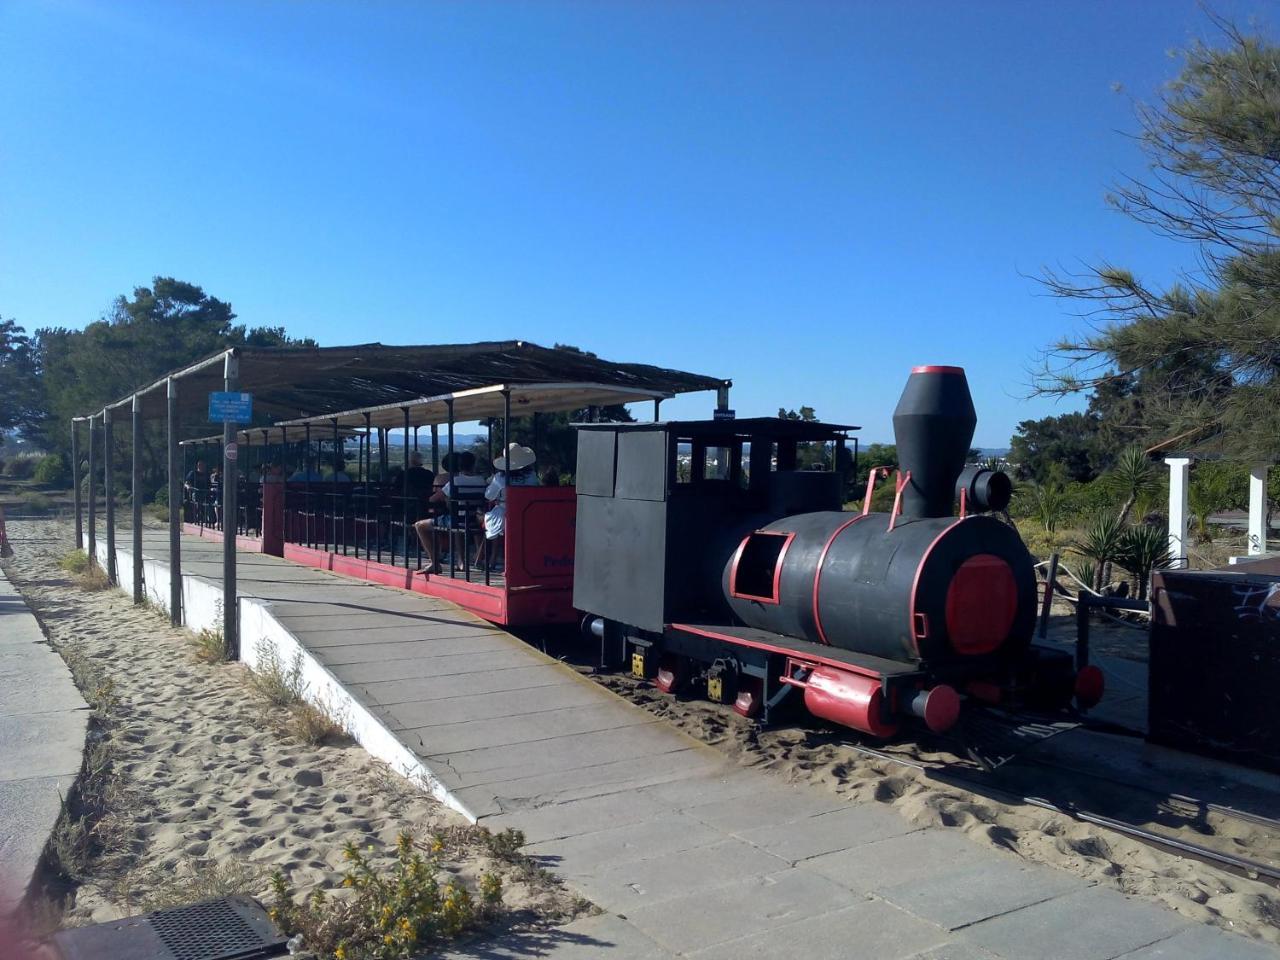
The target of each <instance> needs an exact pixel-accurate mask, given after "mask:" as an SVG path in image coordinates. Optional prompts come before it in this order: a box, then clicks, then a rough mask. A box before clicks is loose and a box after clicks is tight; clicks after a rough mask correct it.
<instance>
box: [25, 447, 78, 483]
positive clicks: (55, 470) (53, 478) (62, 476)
mask: <svg viewBox="0 0 1280 960" xmlns="http://www.w3.org/2000/svg"><path fill="white" fill-rule="evenodd" d="M33 476H34V478H35V481H36V483H38V484H40V485H41V486H45V487H65V486H68V485H69V484H70V482H71V471H70V470H68V469H67V461H66V460H65V459H63V456H62V454H60V453H51V454H49V455H48V456H45V457H41V458H40V462H39V463H37V464H36V467H35V472H34V474H33Z"/></svg>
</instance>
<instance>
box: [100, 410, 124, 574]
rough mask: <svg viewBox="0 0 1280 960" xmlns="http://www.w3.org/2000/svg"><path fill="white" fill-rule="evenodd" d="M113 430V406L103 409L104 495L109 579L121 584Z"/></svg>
mask: <svg viewBox="0 0 1280 960" xmlns="http://www.w3.org/2000/svg"><path fill="white" fill-rule="evenodd" d="M113 433H114V431H113V430H112V416H111V408H110V407H104V408H103V410H102V495H103V496H104V497H106V500H107V579H108V580H110V581H111V584H112V586H119V583H120V581H119V580H118V579H117V577H116V495H115V486H116V484H115V477H114V476H113V474H114V473H115V450H114V449H113V448H114V447H115V440H114V437H113Z"/></svg>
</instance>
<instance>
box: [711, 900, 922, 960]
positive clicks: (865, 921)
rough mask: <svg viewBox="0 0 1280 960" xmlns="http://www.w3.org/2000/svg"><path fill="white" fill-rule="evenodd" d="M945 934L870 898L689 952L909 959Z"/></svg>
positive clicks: (735, 959) (731, 958) (730, 957)
mask: <svg viewBox="0 0 1280 960" xmlns="http://www.w3.org/2000/svg"><path fill="white" fill-rule="evenodd" d="M946 939H947V934H946V932H945V931H943V930H940V929H939V928H938V927H935V926H933V924H930V923H925V922H924V921H922V920H917V919H916V918H915V917H912V916H910V915H909V914H906V913H903V912H902V911H901V910H899V909H897V908H896V907H893V906H891V905H890V904H887V903H883V902H880V901H877V900H866V901H863V902H861V903H855V904H853V905H852V906H849V907H846V908H845V909H843V910H837V911H835V912H832V913H825V914H823V915H821V916H819V917H815V918H813V919H812V920H809V921H808V922H804V923H799V924H788V925H785V926H772V927H770V928H769V929H768V930H765V931H763V932H762V933H757V934H753V935H752V936H749V937H743V938H741V939H738V940H730V941H728V942H727V943H721V944H718V945H717V946H713V947H708V948H707V949H705V950H697V951H693V952H691V953H690V954H689V956H692V957H697V958H699V960H722V958H723V960H749V958H751V957H762V958H763V957H769V958H773V957H786V956H803V957H804V958H805V960H849V958H851V957H857V958H862V957H867V958H872V957H874V958H875V960H905V958H907V957H911V956H919V951H920V950H921V949H922V948H928V947H932V946H935V945H937V944H942V943H943V941H945V940H946Z"/></svg>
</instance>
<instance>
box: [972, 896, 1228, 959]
mask: <svg viewBox="0 0 1280 960" xmlns="http://www.w3.org/2000/svg"><path fill="white" fill-rule="evenodd" d="M1189 925H1190V924H1189V922H1188V921H1186V920H1184V919H1182V918H1181V917H1179V916H1178V915H1177V914H1176V913H1173V912H1172V911H1170V910H1165V909H1164V908H1162V907H1158V906H1156V905H1155V904H1151V903H1142V902H1140V901H1137V900H1129V899H1127V898H1126V897H1125V896H1124V895H1123V894H1120V893H1116V892H1114V891H1112V890H1098V889H1092V890H1084V891H1081V892H1079V893H1073V894H1070V895H1068V896H1065V897H1056V898H1054V899H1053V900H1048V901H1045V902H1042V903H1037V904H1034V905H1033V906H1029V907H1024V908H1022V909H1021V910H1015V911H1013V912H1012V913H1006V914H1004V915H1002V916H999V917H993V918H991V919H990V920H984V921H983V922H982V923H978V924H974V925H973V926H972V927H969V928H967V929H965V930H964V931H963V932H962V934H961V939H962V940H965V941H968V942H969V943H973V944H976V945H977V946H979V947H982V948H983V949H986V950H990V951H991V952H992V953H994V954H996V956H999V957H1010V958H1015V957H1016V958H1017V960H1113V958H1115V957H1120V956H1122V955H1124V954H1125V953H1130V952H1132V951H1134V950H1137V949H1139V948H1140V947H1145V946H1147V945H1148V944H1151V943H1155V942H1156V941H1157V940H1163V939H1165V938H1166V937H1170V936H1172V935H1173V934H1175V933H1177V932H1178V931H1179V930H1183V929H1186V928H1187V927H1188V926H1189ZM1204 960H1209V958H1208V957H1206V958H1204Z"/></svg>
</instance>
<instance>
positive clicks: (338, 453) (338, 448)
mask: <svg viewBox="0 0 1280 960" xmlns="http://www.w3.org/2000/svg"><path fill="white" fill-rule="evenodd" d="M341 466H342V441H341V440H339V439H338V418H337V417H334V418H333V552H334V553H337V552H338V506H339V503H340V501H339V500H338V494H339V493H340V492H341V488H340V487H339V486H338V471H339V469H341ZM343 532H344V533H345V532H346V531H345V530H344V531H343ZM346 539H347V538H346V537H345V536H344V537H343V538H342V541H343V543H342V547H343V549H342V552H343V553H344V554H345V553H346V552H347V550H346V546H347V544H346Z"/></svg>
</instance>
